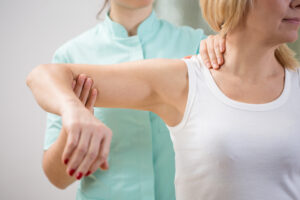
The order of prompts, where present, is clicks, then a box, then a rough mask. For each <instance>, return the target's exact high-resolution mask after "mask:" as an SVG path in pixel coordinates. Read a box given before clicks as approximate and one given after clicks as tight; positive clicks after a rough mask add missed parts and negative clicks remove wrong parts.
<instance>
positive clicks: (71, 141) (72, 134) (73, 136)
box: [62, 127, 80, 164]
mask: <svg viewBox="0 0 300 200" xmlns="http://www.w3.org/2000/svg"><path fill="white" fill-rule="evenodd" d="M79 135H80V131H79V129H77V128H76V127H73V128H72V129H71V130H70V131H69V132H68V138H67V142H66V145H65V148H64V150H63V154H62V161H63V163H64V164H68V162H69V160H70V158H71V156H72V154H73V151H74V149H75V148H76V146H77V144H78V140H79Z"/></svg>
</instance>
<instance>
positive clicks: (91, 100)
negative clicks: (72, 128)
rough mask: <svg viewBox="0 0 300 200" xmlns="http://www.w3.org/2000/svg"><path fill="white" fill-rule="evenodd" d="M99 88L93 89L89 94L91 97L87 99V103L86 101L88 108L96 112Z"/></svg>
mask: <svg viewBox="0 0 300 200" xmlns="http://www.w3.org/2000/svg"><path fill="white" fill-rule="evenodd" d="M97 94H98V92H97V89H95V88H94V89H92V92H91V94H90V96H89V99H88V100H87V103H86V105H85V106H86V108H87V109H88V110H90V111H91V112H92V113H94V106H95V102H96V99H97Z"/></svg>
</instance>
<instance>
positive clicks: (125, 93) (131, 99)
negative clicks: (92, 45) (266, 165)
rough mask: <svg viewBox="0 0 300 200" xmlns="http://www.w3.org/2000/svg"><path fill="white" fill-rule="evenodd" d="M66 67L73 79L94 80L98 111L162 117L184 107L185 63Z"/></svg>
mask: <svg viewBox="0 0 300 200" xmlns="http://www.w3.org/2000/svg"><path fill="white" fill-rule="evenodd" d="M66 66H67V67H68V68H69V69H70V70H71V71H72V73H73V77H77V76H78V75H79V74H86V75H87V76H89V77H91V78H92V79H93V81H94V87H95V88H97V89H98V97H97V100H96V103H95V106H97V107H110V108H130V109H138V110H148V111H153V112H155V113H157V114H158V115H160V116H161V115H163V113H166V112H168V109H169V108H170V109H177V110H180V109H182V107H184V106H185V105H183V104H184V101H185V100H186V96H184V94H187V89H188V88H187V87H188V85H187V84H188V78H187V69H186V66H185V63H184V62H183V61H181V60H171V59H153V60H142V61H135V62H128V63H122V64H115V65H77V64H67V65H66ZM162 108H163V110H164V109H167V111H162ZM170 109H169V110H170ZM161 117H162V116H161Z"/></svg>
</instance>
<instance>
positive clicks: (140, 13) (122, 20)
mask: <svg viewBox="0 0 300 200" xmlns="http://www.w3.org/2000/svg"><path fill="white" fill-rule="evenodd" d="M151 12H152V4H151V5H150V6H147V7H143V8H138V9H132V8H125V7H123V6H120V5H118V4H117V3H113V1H112V3H111V9H110V18H111V19H112V20H113V21H114V22H117V23H119V24H121V25H122V26H124V28H125V29H126V30H127V32H128V35H129V36H133V35H136V34H137V30H138V26H139V25H140V24H141V23H142V22H143V21H144V20H145V19H147V17H149V16H150V14H151Z"/></svg>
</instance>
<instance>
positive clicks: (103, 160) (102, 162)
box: [86, 129, 112, 176]
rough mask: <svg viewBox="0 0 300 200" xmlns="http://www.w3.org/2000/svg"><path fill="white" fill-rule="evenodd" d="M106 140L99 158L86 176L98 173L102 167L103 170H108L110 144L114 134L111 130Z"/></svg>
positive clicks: (107, 133)
mask: <svg viewBox="0 0 300 200" xmlns="http://www.w3.org/2000/svg"><path fill="white" fill-rule="evenodd" d="M105 136H106V137H105V138H104V140H102V143H101V147H100V150H99V154H98V158H97V159H96V160H95V162H94V163H93V164H92V165H91V166H90V169H89V170H88V172H87V173H86V176H88V175H90V174H92V173H94V172H95V171H97V169H98V168H99V167H100V168H101V169H102V170H108V168H109V165H108V161H107V160H108V155H109V152H110V144H111V139H112V132H111V130H110V129H109V131H107V132H106V134H105Z"/></svg>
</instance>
